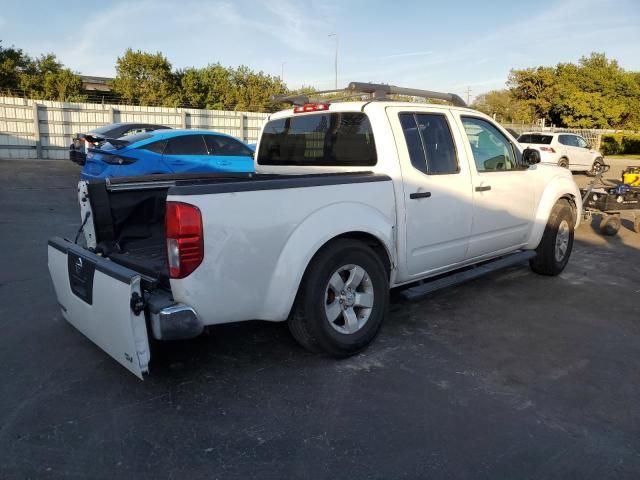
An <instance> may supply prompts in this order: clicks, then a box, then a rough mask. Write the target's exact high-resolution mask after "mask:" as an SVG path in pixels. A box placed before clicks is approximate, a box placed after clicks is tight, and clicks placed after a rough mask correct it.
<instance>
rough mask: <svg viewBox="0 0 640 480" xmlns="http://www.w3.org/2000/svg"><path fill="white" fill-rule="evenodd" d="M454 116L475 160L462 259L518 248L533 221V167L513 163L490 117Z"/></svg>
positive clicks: (513, 157)
mask: <svg viewBox="0 0 640 480" xmlns="http://www.w3.org/2000/svg"><path fill="white" fill-rule="evenodd" d="M459 118H460V122H461V126H462V128H463V130H464V132H465V135H466V137H467V138H466V141H465V142H464V143H465V148H466V149H467V154H468V156H469V158H471V159H473V164H474V165H473V168H472V171H473V173H472V178H473V189H472V194H473V228H472V230H471V238H470V240H469V251H468V252H467V259H472V258H476V257H481V256H485V255H486V256H491V255H492V254H498V253H502V252H504V253H506V252H507V251H509V250H514V249H517V248H519V247H521V246H523V245H524V244H526V243H527V239H528V238H529V232H530V230H531V226H532V218H533V208H534V196H535V184H534V182H535V179H534V176H533V175H534V172H533V171H531V170H529V169H526V168H523V167H521V166H520V165H518V164H517V159H516V150H515V148H516V147H515V146H514V145H513V144H512V143H511V141H510V140H509V139H508V137H507V136H506V135H505V134H504V133H502V132H501V131H500V129H499V128H498V127H497V126H496V125H494V124H493V123H492V122H490V121H488V120H486V119H484V118H481V117H476V116H473V115H461V116H460V117H459ZM470 163H471V162H470Z"/></svg>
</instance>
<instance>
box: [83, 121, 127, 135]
mask: <svg viewBox="0 0 640 480" xmlns="http://www.w3.org/2000/svg"><path fill="white" fill-rule="evenodd" d="M120 128H122V127H121V126H119V125H114V124H109V125H105V126H104V127H98V128H94V129H93V130H90V131H89V132H87V133H95V134H98V135H105V134H106V133H107V132H111V131H114V130H119V129H120Z"/></svg>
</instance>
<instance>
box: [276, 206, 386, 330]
mask: <svg viewBox="0 0 640 480" xmlns="http://www.w3.org/2000/svg"><path fill="white" fill-rule="evenodd" d="M394 225H395V222H394V219H392V218H388V217H386V216H385V215H384V214H383V213H382V212H380V211H379V210H376V209H375V208H373V207H371V206H369V205H366V204H364V203H357V202H349V203H336V204H333V205H328V206H325V207H323V208H321V209H319V210H316V211H315V212H313V213H312V214H311V215H309V216H308V217H307V218H306V219H305V220H304V221H303V222H302V223H301V224H300V225H298V227H297V228H296V229H295V230H294V231H293V232H292V234H291V235H290V236H289V238H288V240H287V243H286V244H285V246H284V248H283V249H282V252H281V253H280V257H279V258H278V261H277V263H276V268H275V269H274V271H273V275H272V276H271V280H270V283H269V289H268V293H267V295H266V298H265V303H264V308H265V310H264V311H265V314H266V317H267V318H268V319H271V320H285V319H286V318H287V317H288V315H289V312H290V311H291V307H292V306H293V302H294V300H295V297H296V294H297V292H298V287H299V286H300V281H301V280H302V276H303V275H304V272H305V271H306V269H307V266H308V265H309V262H310V261H311V259H312V258H313V256H314V255H315V254H316V253H317V252H318V250H320V249H321V248H322V246H323V245H325V244H326V243H327V242H329V241H331V240H332V239H334V238H335V237H338V236H340V235H344V234H347V233H351V232H362V233H367V234H369V235H372V236H374V237H375V238H377V239H378V240H379V241H380V242H381V243H382V244H383V245H384V247H385V249H386V251H387V254H388V255H389V262H390V264H391V265H392V268H393V266H394V265H395V264H396V253H395V248H394V244H395V243H394Z"/></svg>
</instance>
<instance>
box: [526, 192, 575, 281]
mask: <svg viewBox="0 0 640 480" xmlns="http://www.w3.org/2000/svg"><path fill="white" fill-rule="evenodd" d="M574 219H575V217H574V214H573V210H572V208H571V205H570V204H569V202H567V201H566V200H559V201H558V202H557V203H556V204H555V205H554V206H553V209H552V210H551V214H550V215H549V220H548V221H547V226H546V227H545V229H544V233H543V235H542V240H541V241H540V244H539V245H538V248H536V256H535V257H534V258H532V259H531V260H530V261H529V265H530V266H531V269H532V270H533V271H534V272H536V273H539V274H541V275H558V274H559V273H561V272H562V270H564V267H566V266H567V263H568V262H569V257H570V256H571V250H572V248H573V234H574V232H573V229H574V226H575V221H574Z"/></svg>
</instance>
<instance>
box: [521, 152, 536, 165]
mask: <svg viewBox="0 0 640 480" xmlns="http://www.w3.org/2000/svg"><path fill="white" fill-rule="evenodd" d="M522 163H524V164H525V165H526V166H527V167H530V166H531V165H535V164H536V163H540V152H539V151H538V150H534V149H533V148H525V149H524V152H522Z"/></svg>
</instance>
